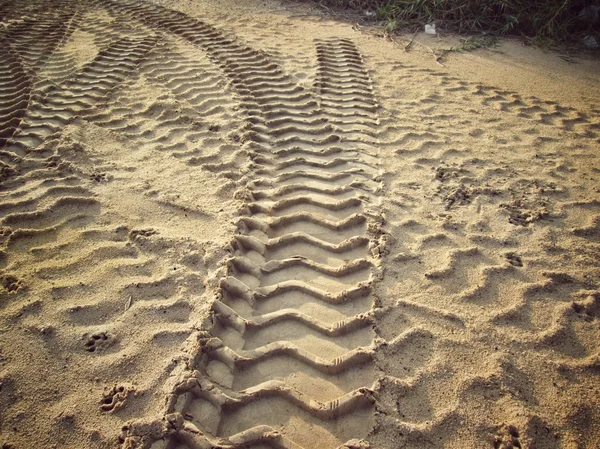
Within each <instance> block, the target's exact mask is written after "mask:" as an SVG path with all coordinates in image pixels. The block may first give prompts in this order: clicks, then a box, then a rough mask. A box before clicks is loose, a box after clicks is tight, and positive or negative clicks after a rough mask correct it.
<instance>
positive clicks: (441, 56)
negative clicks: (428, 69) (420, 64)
mask: <svg viewBox="0 0 600 449" xmlns="http://www.w3.org/2000/svg"><path fill="white" fill-rule="evenodd" d="M415 42H416V43H417V44H419V45H421V46H423V47H425V48H426V49H427V50H429V51H430V52H431V54H432V55H433V57H434V58H435V62H436V63H437V64H439V65H441V66H442V67H445V65H444V64H442V63H441V62H440V60H441V59H442V58H443V57H444V55H445V54H446V52H447V51H446V52H443V53H442V54H441V55H438V54H436V52H435V51H433V49H432V48H431V47H428V46H427V45H425V44H423V43H421V42H419V41H415Z"/></svg>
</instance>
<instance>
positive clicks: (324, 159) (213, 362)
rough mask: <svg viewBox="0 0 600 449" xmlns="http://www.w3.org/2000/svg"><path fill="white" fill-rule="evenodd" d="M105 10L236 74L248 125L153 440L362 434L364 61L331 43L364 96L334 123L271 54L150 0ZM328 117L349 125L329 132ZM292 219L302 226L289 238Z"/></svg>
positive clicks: (366, 339)
mask: <svg viewBox="0 0 600 449" xmlns="http://www.w3.org/2000/svg"><path fill="white" fill-rule="evenodd" d="M102 4H105V5H107V8H108V9H109V10H110V11H111V12H113V13H119V14H127V15H129V16H131V17H133V18H135V20H138V21H140V22H142V23H143V24H145V25H148V26H149V27H150V28H153V29H156V30H157V31H158V32H161V31H163V32H164V31H166V32H169V33H172V34H174V35H177V36H179V37H181V38H183V39H185V40H187V41H188V42H191V43H193V44H194V45H197V46H199V47H200V48H202V49H204V50H205V51H206V52H207V53H208V54H209V57H210V58H211V59H212V60H213V62H215V63H216V64H217V65H219V66H220V67H221V68H222V69H223V70H224V71H225V73H226V74H227V76H228V77H229V78H230V79H231V82H232V84H233V86H234V88H235V89H236V91H237V93H238V95H239V96H240V98H241V100H242V107H243V108H244V109H245V110H246V112H247V119H248V122H249V123H250V126H249V129H250V132H249V133H248V136H247V139H246V142H247V148H248V149H249V151H248V152H249V154H250V157H251V158H252V160H253V163H254V165H253V173H251V174H250V175H248V176H247V179H248V181H252V182H248V195H249V198H248V202H247V205H246V207H245V208H244V209H243V211H242V215H243V217H242V218H241V220H240V226H239V230H240V231H239V232H240V233H239V235H237V236H235V238H234V240H233V241H232V245H231V252H232V255H233V257H232V259H231V260H230V261H229V263H228V270H227V271H228V274H227V275H226V276H224V277H223V278H222V279H221V282H220V285H219V287H218V288H217V292H218V295H217V296H218V300H217V301H216V302H215V303H214V305H213V308H212V314H211V321H210V324H207V326H206V333H205V337H204V338H203V340H202V341H201V342H200V343H201V344H200V347H201V352H199V353H198V354H196V356H195V360H196V363H194V365H193V367H192V370H191V372H190V373H189V374H188V375H187V377H186V378H185V379H183V380H181V382H180V383H179V385H178V386H177V387H176V388H175V391H173V394H172V395H171V397H170V400H169V405H168V410H167V420H168V421H169V423H170V428H171V431H170V432H171V434H172V438H171V439H169V440H168V441H166V442H164V444H162V445H163V446H165V445H166V446H165V447H169V448H171V447H179V446H180V445H181V444H184V445H186V446H188V447H189V448H200V447H207V448H208V447H232V448H234V447H235V448H238V447H239V448H242V447H250V446H253V445H256V444H266V445H268V446H271V447H285V448H292V447H293V448H300V447H315V443H318V444H319V447H331V448H333V447H338V446H339V445H340V444H342V443H344V442H345V441H348V440H355V438H356V437H359V438H362V437H366V436H367V434H368V432H369V431H370V424H369V423H370V417H371V416H372V411H373V401H374V400H373V395H372V391H371V390H370V387H371V386H372V383H373V378H372V372H371V371H370V366H371V362H372V357H373V351H374V349H375V343H374V340H373V332H372V323H371V310H372V308H373V300H372V284H373V283H374V282H375V280H376V278H377V274H376V273H377V272H378V264H377V260H376V259H375V258H374V256H373V255H372V254H371V243H372V238H370V237H369V235H368V229H371V228H372V225H373V224H375V222H376V221H377V218H376V215H377V214H376V213H375V212H374V211H373V208H374V207H375V208H376V204H377V192H378V190H379V188H378V179H377V174H378V170H377V162H376V157H375V156H374V148H373V147H372V142H370V141H368V140H367V139H366V138H365V141H362V142H361V144H360V145H358V144H357V142H358V141H359V140H358V139H356V138H355V137H354V136H355V135H357V134H360V133H361V132H362V128H360V127H362V126H363V125H364V124H365V123H366V124H367V126H374V125H375V124H376V123H377V122H376V119H374V118H373V113H374V112H375V111H376V109H377V104H376V103H375V102H374V100H373V98H372V95H371V87H370V86H371V84H370V79H369V77H368V75H367V74H366V72H365V71H364V69H362V60H361V59H360V55H359V54H358V52H357V51H356V49H355V48H354V47H353V46H352V45H351V43H349V42H343V43H342V44H339V43H336V44H335V46H339V45H342V47H343V48H342V53H343V59H344V60H343V61H342V62H341V63H340V68H339V71H340V72H344V73H343V74H341V75H340V76H342V77H343V82H349V83H351V84H353V85H354V84H356V86H357V89H360V90H361V92H360V93H359V94H357V95H358V97H352V98H350V99H347V98H346V97H345V96H344V95H343V94H336V95H337V96H338V97H340V95H341V98H337V97H332V99H331V100H332V101H338V102H339V103H340V104H344V106H343V107H346V106H347V107H348V108H349V111H346V112H350V110H352V112H350V113H348V114H346V113H342V114H340V116H339V117H336V116H335V114H333V113H330V112H328V111H326V110H325V108H324V107H322V106H321V104H319V101H317V99H316V98H315V96H314V94H312V93H311V92H309V91H307V90H305V89H303V88H300V87H298V86H295V85H294V83H292V81H291V79H290V78H289V77H288V76H287V75H286V74H285V73H284V72H283V71H282V70H281V69H280V68H279V67H277V66H276V65H275V64H273V63H272V62H271V61H269V59H268V57H267V56H266V55H264V54H263V53H261V52H257V51H255V50H252V49H250V48H248V47H245V46H243V45H240V44H238V43H237V42H236V41H234V40H232V39H230V38H228V37H225V36H224V35H223V34H222V33H221V32H219V31H217V30H216V29H214V28H213V27H211V26H209V25H207V24H204V23H202V22H200V21H197V20H194V19H192V18H189V17H187V16H185V15H184V14H182V13H179V12H173V11H169V10H167V9H164V8H161V7H158V6H156V5H151V4H146V3H138V2H136V3H132V2H122V3H121V2H120V3H116V2H113V1H111V0H105V1H103V3H102ZM336 52H337V50H336ZM348 55H349V56H348ZM336 58H337V53H336V54H333V55H332V56H331V59H332V60H333V62H334V63H335V61H336ZM347 59H352V61H351V63H352V70H349V69H347V68H346V65H347V64H349V63H348V62H346V60H347ZM327 63H329V61H325V63H324V64H325V65H326V64H327ZM333 75H336V76H337V72H336V73H334V74H333ZM332 78H333V77H332ZM345 88H346V87H345V86H344V85H342V86H341V87H340V89H342V90H343V89H345ZM356 111H358V112H356ZM352 114H354V115H356V116H357V122H358V123H359V125H357V126H356V127H353V126H352V120H351V117H350V115H352ZM336 119H337V120H338V121H339V123H340V124H342V125H344V126H340V127H337V128H336V127H332V126H330V125H329V124H328V123H329V122H330V120H336ZM358 128H360V129H361V130H360V131H358V132H357V129H358ZM374 131H375V130H374V129H373V130H372V132H371V134H370V135H369V134H367V137H368V138H370V139H371V140H372V137H373V135H374V134H375V132H374ZM363 134H365V133H363ZM346 152H347V155H346ZM299 153H302V156H299ZM290 173H293V174H294V176H293V178H290V177H289V174H290ZM256 175H258V176H259V177H258V178H257V176H256ZM263 187H267V188H266V189H264V188H263ZM271 191H274V192H275V195H274V196H275V197H278V199H277V200H276V201H272V200H271V197H272V195H271ZM299 223H303V224H305V225H306V226H305V231H297V230H295V227H297V226H298V224H299ZM340 231H341V232H343V233H344V236H345V237H346V238H344V239H343V240H341V241H340V238H339V235H338V234H339V232H340ZM342 379H345V380H344V381H342ZM276 429H281V431H278V430H276ZM357 444H358V443H357Z"/></svg>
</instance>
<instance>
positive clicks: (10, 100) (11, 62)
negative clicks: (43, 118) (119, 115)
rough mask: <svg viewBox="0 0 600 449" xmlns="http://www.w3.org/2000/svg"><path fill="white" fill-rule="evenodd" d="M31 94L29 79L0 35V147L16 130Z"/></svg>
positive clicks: (6, 41) (5, 40)
mask: <svg viewBox="0 0 600 449" xmlns="http://www.w3.org/2000/svg"><path fill="white" fill-rule="evenodd" d="M30 96H31V80H30V78H29V76H28V74H27V73H26V71H25V69H24V68H23V66H22V64H21V61H20V60H19V58H18V56H17V55H16V54H15V53H14V51H13V49H12V48H11V46H10V43H9V42H8V40H7V39H6V37H4V36H2V37H0V148H2V147H3V146H4V145H5V144H6V142H7V140H9V139H10V138H11V137H12V136H13V134H14V133H15V132H16V130H17V128H18V127H19V125H20V124H21V120H22V119H23V117H24V116H25V112H26V111H27V106H28V104H29V100H30Z"/></svg>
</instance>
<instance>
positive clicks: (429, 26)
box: [425, 23, 436, 34]
mask: <svg viewBox="0 0 600 449" xmlns="http://www.w3.org/2000/svg"><path fill="white" fill-rule="evenodd" d="M425 33H426V34H436V32H435V23H432V24H427V25H425Z"/></svg>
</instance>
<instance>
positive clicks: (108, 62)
mask: <svg viewBox="0 0 600 449" xmlns="http://www.w3.org/2000/svg"><path fill="white" fill-rule="evenodd" d="M154 43H155V38H154V37H148V38H144V39H139V40H138V39H129V38H123V39H121V40H119V41H117V42H114V43H113V44H111V45H109V46H108V47H107V48H106V49H104V50H102V51H101V52H99V53H98V55H97V56H96V58H94V60H93V61H92V62H90V63H89V64H87V65H85V66H84V67H83V68H82V70H81V71H79V72H78V73H75V74H74V75H73V76H72V77H70V78H68V79H67V80H66V81H65V82H64V83H61V84H60V85H57V86H51V87H50V88H49V89H47V90H46V91H44V92H42V93H40V95H39V96H38V97H37V98H35V101H34V102H32V104H30V105H29V107H28V109H27V113H26V114H25V116H24V117H23V119H22V121H21V123H20V127H19V130H18V132H15V133H14V134H13V136H12V138H11V139H10V140H9V141H7V143H6V151H8V152H11V153H14V154H16V155H20V156H22V155H24V154H26V153H27V152H28V149H31V148H35V147H37V146H38V145H39V144H40V143H42V142H43V140H44V139H45V138H46V137H47V136H49V135H52V134H54V133H57V132H60V130H61V129H62V128H63V127H64V126H65V125H66V124H68V123H69V122H70V121H71V120H72V119H73V118H74V117H76V116H77V115H80V114H83V113H85V112H87V111H89V110H90V109H91V108H92V107H93V106H94V105H96V104H98V103H99V102H101V101H103V99H104V98H105V97H107V96H108V95H109V94H110V93H111V92H112V90H114V89H115V88H116V87H117V86H118V85H119V84H120V83H122V82H123V81H124V80H125V79H126V78H127V77H128V76H129V75H130V73H131V72H132V71H133V70H134V69H135V68H136V67H137V65H138V64H139V63H140V62H141V60H142V58H144V56H145V55H146V53H147V52H148V51H149V50H150V49H151V48H152V46H153V45H154Z"/></svg>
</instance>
